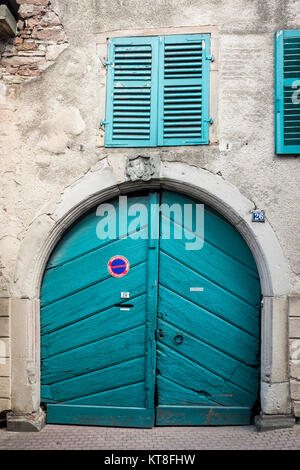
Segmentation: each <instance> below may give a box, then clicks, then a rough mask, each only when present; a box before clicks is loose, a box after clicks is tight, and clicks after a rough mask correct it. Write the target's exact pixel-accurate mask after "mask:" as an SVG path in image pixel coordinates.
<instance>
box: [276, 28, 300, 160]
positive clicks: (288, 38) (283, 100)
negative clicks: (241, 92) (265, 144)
mask: <svg viewBox="0 0 300 470" xmlns="http://www.w3.org/2000/svg"><path fill="white" fill-rule="evenodd" d="M275 38H276V39H275V99H276V101H275V134H276V137H275V140H276V153H279V154H300V30H295V31H277V32H276V36H275Z"/></svg>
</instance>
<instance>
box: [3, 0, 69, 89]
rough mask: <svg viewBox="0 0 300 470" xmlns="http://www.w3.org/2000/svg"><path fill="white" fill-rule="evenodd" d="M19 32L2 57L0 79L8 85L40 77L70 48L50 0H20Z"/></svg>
mask: <svg viewBox="0 0 300 470" xmlns="http://www.w3.org/2000/svg"><path fill="white" fill-rule="evenodd" d="M17 3H18V4H19V5H20V7H19V21H18V24H17V34H16V36H15V38H13V39H11V40H10V42H9V43H8V44H6V46H5V48H4V51H3V53H2V56H1V57H0V79H1V78H2V80H3V82H4V83H5V85H6V86H8V85H19V84H21V83H23V82H24V81H27V80H30V79H33V78H37V77H39V76H40V75H41V73H42V72H43V71H44V70H46V69H47V68H48V67H50V65H52V64H54V63H55V60H56V59H57V57H58V56H59V55H60V54H61V53H62V51H63V50H64V49H66V47H68V40H67V36H66V33H65V31H64V28H63V26H62V24H61V22H60V19H59V17H58V15H57V14H56V13H55V12H54V11H53V10H52V8H51V2H50V1H49V0H17Z"/></svg>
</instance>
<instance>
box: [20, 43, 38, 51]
mask: <svg viewBox="0 0 300 470" xmlns="http://www.w3.org/2000/svg"><path fill="white" fill-rule="evenodd" d="M38 47H39V45H38V44H35V43H34V42H29V43H28V42H27V43H22V44H19V45H17V49H18V51H33V50H35V49H38Z"/></svg>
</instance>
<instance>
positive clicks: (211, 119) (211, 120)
mask: <svg viewBox="0 0 300 470" xmlns="http://www.w3.org/2000/svg"><path fill="white" fill-rule="evenodd" d="M204 122H208V123H209V124H213V123H214V120H213V118H209V119H204Z"/></svg>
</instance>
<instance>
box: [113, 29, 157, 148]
mask: <svg viewBox="0 0 300 470" xmlns="http://www.w3.org/2000/svg"><path fill="white" fill-rule="evenodd" d="M157 46H158V44H157V41H156V38H149V37H144V38H115V39H110V42H109V53H108V62H109V67H108V80H107V99H106V121H107V124H106V128H105V144H106V146H107V147H151V146H153V145H156V115H157V111H156V108H157V78H156V77H157V55H158V50H157Z"/></svg>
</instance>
